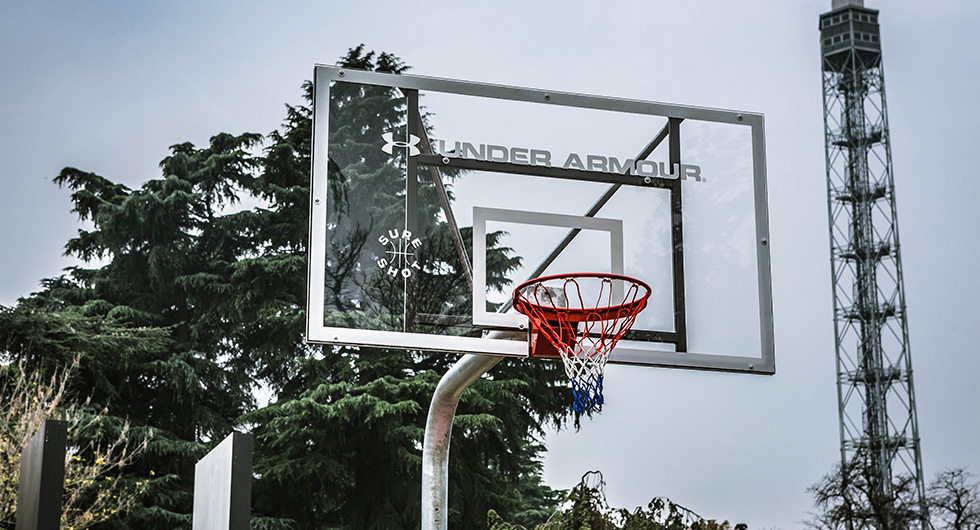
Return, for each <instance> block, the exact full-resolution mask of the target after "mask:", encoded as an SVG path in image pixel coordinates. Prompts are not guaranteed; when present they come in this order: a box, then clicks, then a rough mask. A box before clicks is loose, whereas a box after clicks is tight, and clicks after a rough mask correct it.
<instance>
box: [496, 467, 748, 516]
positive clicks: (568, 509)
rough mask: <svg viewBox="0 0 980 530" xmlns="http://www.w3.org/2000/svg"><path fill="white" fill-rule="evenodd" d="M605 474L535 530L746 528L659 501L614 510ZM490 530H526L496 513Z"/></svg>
mask: <svg viewBox="0 0 980 530" xmlns="http://www.w3.org/2000/svg"><path fill="white" fill-rule="evenodd" d="M604 486H605V482H603V480H602V474H601V473H599V472H598V471H592V472H589V473H586V474H585V475H583V476H582V480H581V481H580V482H579V483H578V484H577V485H576V486H575V487H574V488H572V490H571V492H570V493H569V494H568V495H567V496H566V497H565V499H564V501H563V502H562V504H561V506H560V507H559V509H557V510H556V511H555V512H554V513H553V514H552V515H551V517H549V518H548V520H547V521H546V522H545V523H543V524H540V525H538V526H535V527H534V530H745V528H746V526H745V525H743V524H737V525H734V526H733V525H732V524H731V523H729V522H728V521H722V522H718V521H716V520H714V519H711V520H705V519H703V518H702V517H701V516H699V515H698V514H696V513H694V512H692V511H691V510H688V509H687V508H684V507H683V506H680V505H678V504H675V503H673V502H671V501H670V500H669V499H665V498H661V497H657V498H654V499H653V500H651V501H650V503H649V504H648V505H647V507H646V508H645V509H644V508H641V507H637V508H636V509H634V510H632V511H630V510H627V509H624V508H620V509H612V508H610V507H609V505H608V503H607V502H606V497H605V493H604ZM487 524H488V527H489V528H490V530H524V528H525V527H524V526H520V525H519V524H514V523H508V522H506V521H505V520H504V519H503V518H502V517H501V516H500V515H499V514H498V513H497V512H496V511H495V510H490V511H489V512H488V514H487Z"/></svg>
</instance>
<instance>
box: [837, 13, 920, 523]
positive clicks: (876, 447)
mask: <svg viewBox="0 0 980 530" xmlns="http://www.w3.org/2000/svg"><path fill="white" fill-rule="evenodd" d="M820 42H821V45H820V49H821V54H822V57H823V101H824V138H825V142H826V157H827V196H828V201H829V208H828V211H829V215H830V246H831V267H832V271H833V292H834V327H835V331H836V346H837V399H838V405H839V408H840V440H841V464H842V465H844V466H846V465H848V464H849V463H852V462H856V461H859V460H860V461H863V462H866V463H867V464H868V467H869V468H870V469H871V470H873V473H872V476H871V477H868V479H869V482H871V484H870V485H871V487H872V489H873V490H875V491H876V492H877V493H879V494H886V495H889V494H891V493H893V484H894V481H895V479H896V478H898V477H899V476H901V475H907V476H910V477H911V478H912V479H913V480H914V483H913V484H912V488H913V490H914V494H915V495H917V497H918V498H917V501H918V503H917V504H918V505H919V508H920V511H921V512H920V518H919V522H920V524H921V526H922V528H928V522H927V521H928V516H927V512H926V508H925V502H924V501H925V494H924V484H923V477H922V457H921V453H920V448H919V429H918V420H917V418H916V412H915V391H914V388H913V385H912V359H911V355H910V352H909V345H908V325H907V321H906V313H905V288H904V286H903V282H902V261H901V256H900V254H899V244H898V219H897V216H896V209H895V185H894V182H893V180H892V157H891V148H890V146H889V139H888V117H887V113H886V109H885V78H884V72H883V71H882V66H881V39H880V36H879V31H878V11H877V10H874V9H867V8H865V7H864V2H863V0H833V4H832V10H831V11H830V12H829V13H825V14H823V15H820ZM849 526H851V527H852V528H860V527H862V526H865V524H864V523H861V522H860V521H853V522H852V524H851V525H849Z"/></svg>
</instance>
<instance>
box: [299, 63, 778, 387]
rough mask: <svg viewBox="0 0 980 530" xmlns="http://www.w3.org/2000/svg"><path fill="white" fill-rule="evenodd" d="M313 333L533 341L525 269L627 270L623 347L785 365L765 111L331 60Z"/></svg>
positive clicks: (319, 162) (714, 364)
mask: <svg viewBox="0 0 980 530" xmlns="http://www.w3.org/2000/svg"><path fill="white" fill-rule="evenodd" d="M314 78H315V82H314V86H315V88H314V124H313V129H314V131H313V168H312V191H311V193H312V201H311V231H310V273H309V306H308V313H307V314H308V327H307V340H308V341H310V342H313V343H322V344H347V345H359V346H369V347H390V348H406V349H419V350H442V351H450V352H467V353H483V354H496V355H511V356H526V355H528V349H529V339H528V320H527V317H526V316H524V315H522V314H520V313H518V312H516V311H514V310H513V309H512V307H511V299H512V295H513V289H514V288H515V287H516V286H517V285H518V284H520V283H522V282H523V281H525V280H527V279H530V278H535V277H539V276H544V275H549V274H557V273H570V272H607V273H616V274H625V275H627V276H631V277H635V278H638V279H640V280H642V281H644V282H646V283H648V284H649V285H650V286H651V288H652V291H653V294H652V296H651V299H650V303H649V304H648V306H647V308H646V309H645V310H644V311H643V312H642V313H641V314H640V315H639V316H638V318H637V320H636V323H635V324H634V326H633V328H632V329H631V330H630V331H629V333H628V334H627V335H626V336H625V337H624V338H623V339H622V340H621V341H620V342H619V344H618V346H617V347H616V349H615V350H614V351H613V353H612V355H611V357H610V361H609V362H612V363H626V364H638V365H657V366H672V367H682V368H696V369H709V370H727V371H744V372H754V373H773V372H774V370H775V364H774V353H773V327H772V301H771V286H770V272H769V234H768V213H767V207H766V201H767V199H766V164H765V138H764V119H763V117H762V115H760V114H756V113H750V112H741V111H731V110H717V109H708V108H700V107H691V106H683V105H669V104H664V103H656V102H647V101H635V100H626V99H616V98H608V97H598V96H587V95H580V94H570V93H564V92H557V91H547V90H537V89H528V88H518V87H509V86H500V85H491V84H485V83H473V82H466V81H455V80H447V79H436V78H430V77H421V76H413V75H394V74H384V73H376V72H364V71H358V70H352V69H345V68H340V67H335V66H317V67H316V68H315V72H314Z"/></svg>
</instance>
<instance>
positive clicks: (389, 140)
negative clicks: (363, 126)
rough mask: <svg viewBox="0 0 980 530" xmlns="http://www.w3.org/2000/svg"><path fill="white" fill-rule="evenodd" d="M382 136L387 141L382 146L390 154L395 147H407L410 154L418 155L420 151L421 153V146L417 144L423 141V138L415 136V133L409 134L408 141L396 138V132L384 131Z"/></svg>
mask: <svg viewBox="0 0 980 530" xmlns="http://www.w3.org/2000/svg"><path fill="white" fill-rule="evenodd" d="M381 137H382V138H384V140H385V142H386V143H385V144H384V145H383V146H381V150H382V151H384V152H386V153H388V154H389V155H390V154H391V151H392V149H394V148H395V147H407V148H408V156H416V155H418V154H419V153H421V151H419V148H418V147H415V146H416V145H418V143H419V142H421V141H422V139H421V138H419V137H418V136H415V135H414V134H410V135H408V141H407V142H402V141H401V140H395V135H394V133H384V134H382V135H381Z"/></svg>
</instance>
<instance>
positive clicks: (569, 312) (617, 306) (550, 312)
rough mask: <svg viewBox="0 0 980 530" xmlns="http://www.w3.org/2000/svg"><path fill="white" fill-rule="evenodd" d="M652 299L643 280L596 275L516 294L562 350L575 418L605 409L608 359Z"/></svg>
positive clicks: (517, 302)
mask: <svg viewBox="0 0 980 530" xmlns="http://www.w3.org/2000/svg"><path fill="white" fill-rule="evenodd" d="M649 296H650V287H649V286H648V285H646V284H645V283H643V282H641V281H639V280H634V279H632V278H627V277H625V276H618V275H612V274H592V273H579V274H568V275H559V276H547V277H544V278H538V279H536V280H531V281H529V282H525V283H524V284H522V285H520V286H519V287H518V288H517V289H516V290H515V291H514V307H515V308H516V309H517V310H518V311H520V312H521V313H524V314H525V315H527V316H528V318H529V319H530V320H531V323H532V326H533V327H534V329H535V330H536V331H537V332H538V333H541V334H544V336H545V337H547V339H548V341H549V342H551V344H552V345H553V346H554V347H555V349H556V350H558V353H559V354H560V356H561V358H562V362H563V363H564V365H565V373H566V375H568V378H569V379H570V380H571V382H572V393H573V395H574V401H573V403H572V408H574V409H575V411H576V412H579V413H584V412H589V411H592V410H600V409H601V408H602V404H603V397H602V379H603V373H604V371H605V368H606V362H607V361H608V360H609V354H610V352H612V350H613V348H615V346H616V342H617V341H619V339H620V338H622V336H623V335H624V334H625V333H626V332H627V331H628V330H629V329H630V327H631V326H632V325H633V322H634V321H635V320H636V315H637V314H639V312H640V311H642V310H643V308H644V307H646V302H647V299H648V298H649Z"/></svg>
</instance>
